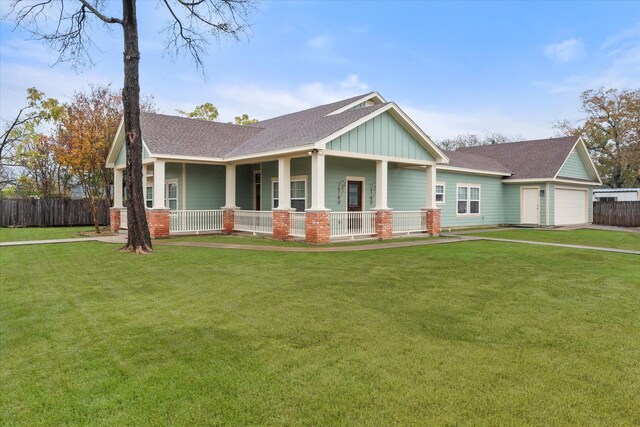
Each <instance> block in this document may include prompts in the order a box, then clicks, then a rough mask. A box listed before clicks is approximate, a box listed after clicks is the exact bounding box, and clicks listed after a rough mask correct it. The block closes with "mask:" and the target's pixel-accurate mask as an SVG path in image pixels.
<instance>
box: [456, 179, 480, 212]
mask: <svg viewBox="0 0 640 427" xmlns="http://www.w3.org/2000/svg"><path fill="white" fill-rule="evenodd" d="M457 213H458V215H479V214H480V186H478V185H466V184H462V185H458V200H457Z"/></svg>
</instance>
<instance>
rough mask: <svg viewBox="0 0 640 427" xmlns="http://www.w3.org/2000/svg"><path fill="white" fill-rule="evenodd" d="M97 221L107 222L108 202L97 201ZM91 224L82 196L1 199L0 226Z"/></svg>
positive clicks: (89, 210)
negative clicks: (80, 197) (70, 197)
mask: <svg viewBox="0 0 640 427" xmlns="http://www.w3.org/2000/svg"><path fill="white" fill-rule="evenodd" d="M98 218H99V220H100V225H107V224H109V202H108V201H107V200H102V201H100V208H99V210H98ZM59 225H93V216H92V215H91V209H89V203H88V202H87V201H86V200H84V199H0V226H1V227H52V226H59Z"/></svg>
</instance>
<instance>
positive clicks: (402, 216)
mask: <svg viewBox="0 0 640 427" xmlns="http://www.w3.org/2000/svg"><path fill="white" fill-rule="evenodd" d="M422 231H427V221H426V215H425V213H424V212H422V211H397V212H396V211H394V212H393V232H394V233H417V232H422Z"/></svg>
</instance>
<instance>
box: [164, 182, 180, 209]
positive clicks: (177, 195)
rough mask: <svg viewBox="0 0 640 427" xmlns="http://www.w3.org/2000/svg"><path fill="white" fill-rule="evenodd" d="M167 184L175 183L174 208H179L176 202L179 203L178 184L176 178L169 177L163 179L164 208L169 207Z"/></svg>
mask: <svg viewBox="0 0 640 427" xmlns="http://www.w3.org/2000/svg"><path fill="white" fill-rule="evenodd" d="M169 184H175V185H176V209H180V206H179V205H178V203H180V186H179V185H178V178H171V179H165V180H164V206H165V208H166V209H171V208H170V205H169V188H168V187H169Z"/></svg>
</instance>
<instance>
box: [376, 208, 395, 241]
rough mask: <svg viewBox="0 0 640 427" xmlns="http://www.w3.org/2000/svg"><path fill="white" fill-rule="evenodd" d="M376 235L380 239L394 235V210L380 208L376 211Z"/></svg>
mask: <svg viewBox="0 0 640 427" xmlns="http://www.w3.org/2000/svg"><path fill="white" fill-rule="evenodd" d="M376 236H377V237H378V238H379V239H391V238H392V237H393V210H392V209H378V210H377V211H376Z"/></svg>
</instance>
